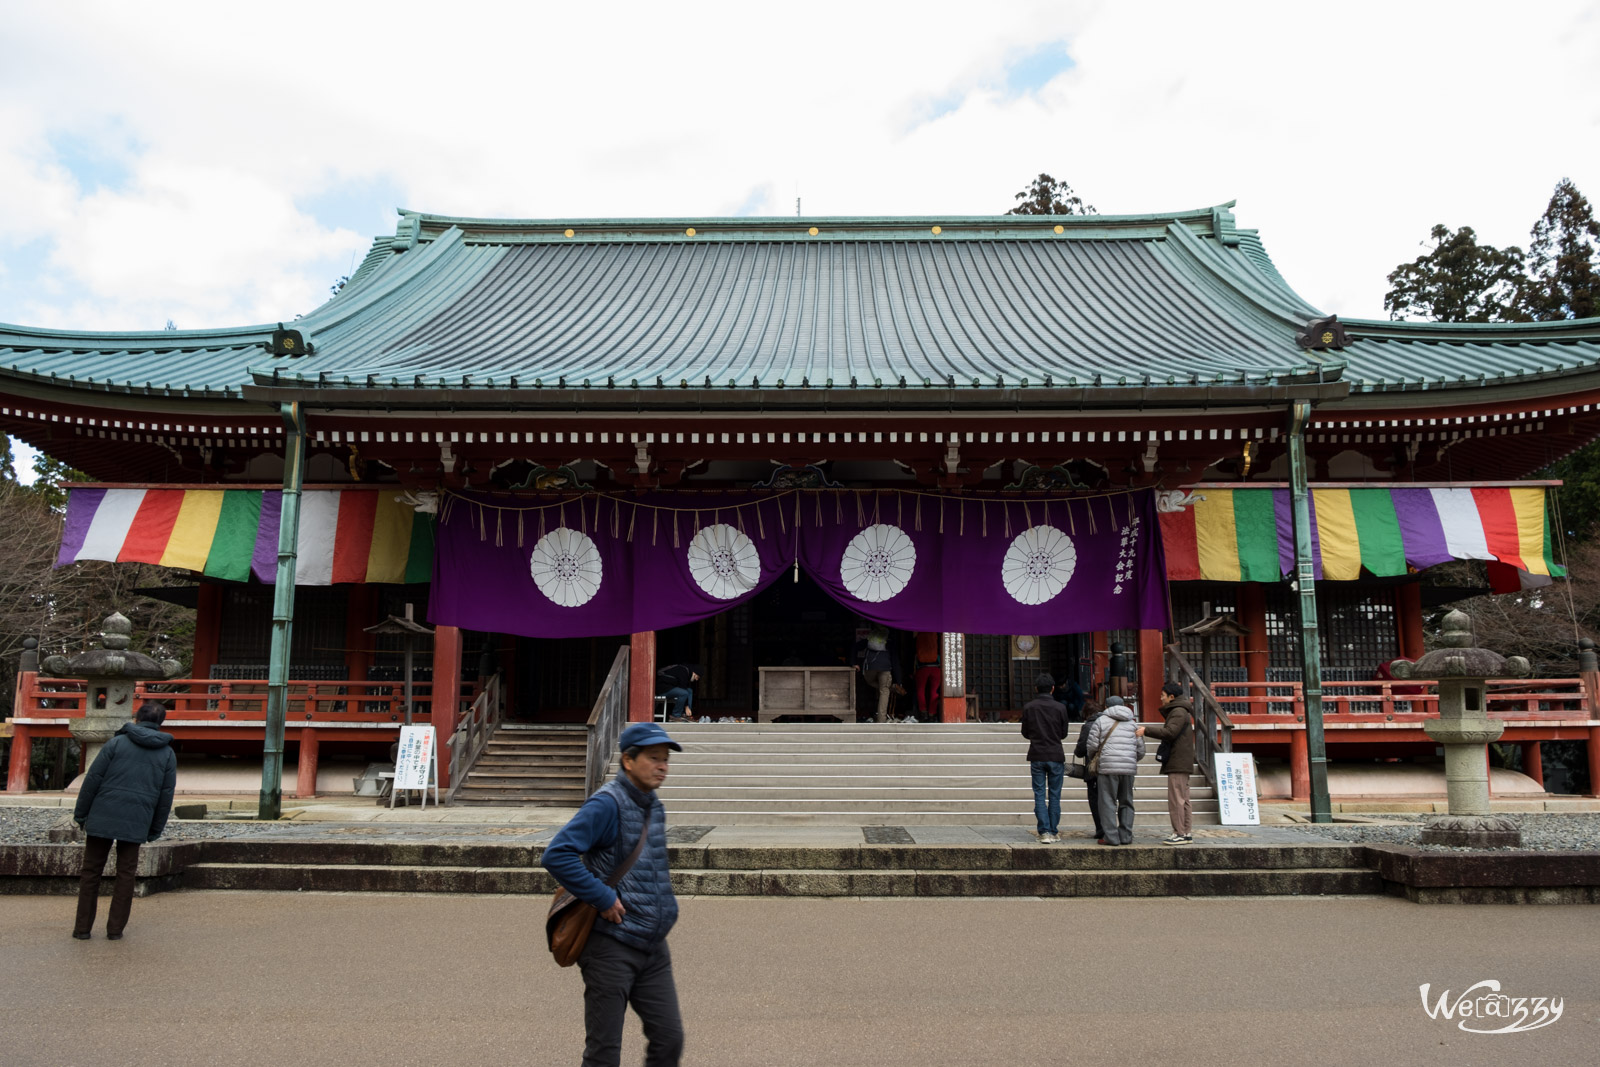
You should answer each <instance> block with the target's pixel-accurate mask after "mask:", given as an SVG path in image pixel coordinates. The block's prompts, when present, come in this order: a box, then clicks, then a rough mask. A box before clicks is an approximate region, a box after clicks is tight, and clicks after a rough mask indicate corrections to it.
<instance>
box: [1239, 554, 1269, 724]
mask: <svg viewBox="0 0 1600 1067" xmlns="http://www.w3.org/2000/svg"><path fill="white" fill-rule="evenodd" d="M1238 589H1239V600H1238V604H1239V624H1240V625H1241V626H1243V627H1245V628H1246V629H1247V630H1249V631H1250V634H1249V636H1247V637H1242V638H1240V639H1239V640H1240V641H1241V642H1242V643H1243V644H1244V672H1245V673H1244V676H1245V678H1246V680H1248V681H1252V682H1264V681H1266V680H1267V666H1268V665H1269V664H1270V663H1271V662H1272V659H1271V656H1270V654H1269V653H1268V651H1267V590H1266V586H1264V585H1262V584H1261V583H1260V582H1240V583H1239V586H1238ZM1252 695H1257V696H1259V695H1263V694H1261V693H1259V692H1255V691H1252Z"/></svg>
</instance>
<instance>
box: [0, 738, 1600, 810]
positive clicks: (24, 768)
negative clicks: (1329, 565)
mask: <svg viewBox="0 0 1600 1067" xmlns="http://www.w3.org/2000/svg"><path fill="white" fill-rule="evenodd" d="M1593 747H1594V746H1593V744H1592V743H1591V744H1590V748H1593ZM32 762H33V728H32V727H29V726H23V725H21V724H19V723H12V724H11V762H10V766H9V767H7V770H6V792H8V793H26V792H27V791H28V768H29V766H31V765H32Z"/></svg>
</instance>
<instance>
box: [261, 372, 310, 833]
mask: <svg viewBox="0 0 1600 1067" xmlns="http://www.w3.org/2000/svg"><path fill="white" fill-rule="evenodd" d="M281 408H282V413H283V421H284V424H285V426H286V428H287V431H288V440H287V441H286V442H285V444H284V453H283V509H282V511H281V512H280V513H279V517H278V571H277V574H276V575H275V576H274V578H273V583H274V584H273V587H272V658H271V660H270V661H269V663H268V665H267V737H266V744H265V745H264V746H263V748H262V754H261V804H260V806H259V807H258V808H257V809H256V818H258V819H276V818H279V817H280V816H281V815H282V814H283V728H284V722H285V720H286V719H287V718H288V712H289V639H290V637H291V636H292V633H293V629H294V566H295V560H296V558H297V556H298V554H299V549H300V486H301V484H302V483H303V482H304V481H305V475H306V441H305V435H306V422H305V416H304V415H303V414H302V413H301V411H300V404H299V403H298V402H295V403H292V404H283V405H281Z"/></svg>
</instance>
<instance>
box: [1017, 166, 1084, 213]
mask: <svg viewBox="0 0 1600 1067" xmlns="http://www.w3.org/2000/svg"><path fill="white" fill-rule="evenodd" d="M1014 199H1016V200H1019V201H1021V203H1019V204H1018V205H1017V206H1016V207H1014V208H1012V209H1011V210H1010V211H1008V212H1006V214H1007V215H1098V214H1099V212H1098V211H1096V210H1095V209H1094V205H1092V204H1085V203H1084V202H1083V198H1082V197H1080V196H1079V195H1078V194H1077V193H1075V192H1073V191H1072V186H1070V185H1068V184H1067V183H1066V182H1058V181H1056V180H1055V179H1054V178H1052V177H1050V175H1048V174H1041V175H1039V176H1038V177H1037V178H1035V179H1033V184H1032V185H1030V186H1029V187H1028V188H1026V189H1024V190H1022V192H1020V193H1018V194H1017V195H1016V197H1014Z"/></svg>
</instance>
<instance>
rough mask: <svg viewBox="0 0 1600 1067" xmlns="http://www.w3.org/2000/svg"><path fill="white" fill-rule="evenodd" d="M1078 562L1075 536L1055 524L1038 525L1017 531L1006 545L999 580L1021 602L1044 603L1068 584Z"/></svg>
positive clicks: (1014, 598)
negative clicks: (1007, 545) (1073, 545)
mask: <svg viewBox="0 0 1600 1067" xmlns="http://www.w3.org/2000/svg"><path fill="white" fill-rule="evenodd" d="M1077 566H1078V550H1077V549H1075V548H1073V547H1072V538H1070V537H1068V536H1067V535H1066V534H1064V533H1062V532H1061V531H1060V530H1058V529H1056V528H1055V527H1054V526H1035V527H1033V528H1032V529H1029V530H1024V531H1023V532H1022V533H1020V534H1018V535H1017V538H1016V540H1014V541H1012V542H1011V547H1010V548H1008V549H1006V558H1005V560H1004V561H1003V562H1002V563H1001V564H1000V580H1001V582H1003V583H1004V584H1005V587H1006V592H1008V593H1010V594H1011V597H1012V599H1013V600H1016V601H1017V602H1018V603H1020V604H1043V603H1044V602H1045V601H1047V600H1051V599H1053V598H1054V597H1055V596H1056V594H1058V593H1060V592H1061V590H1063V589H1065V588H1066V587H1067V583H1068V582H1070V581H1071V580H1072V572H1073V571H1074V570H1075V569H1077Z"/></svg>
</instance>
